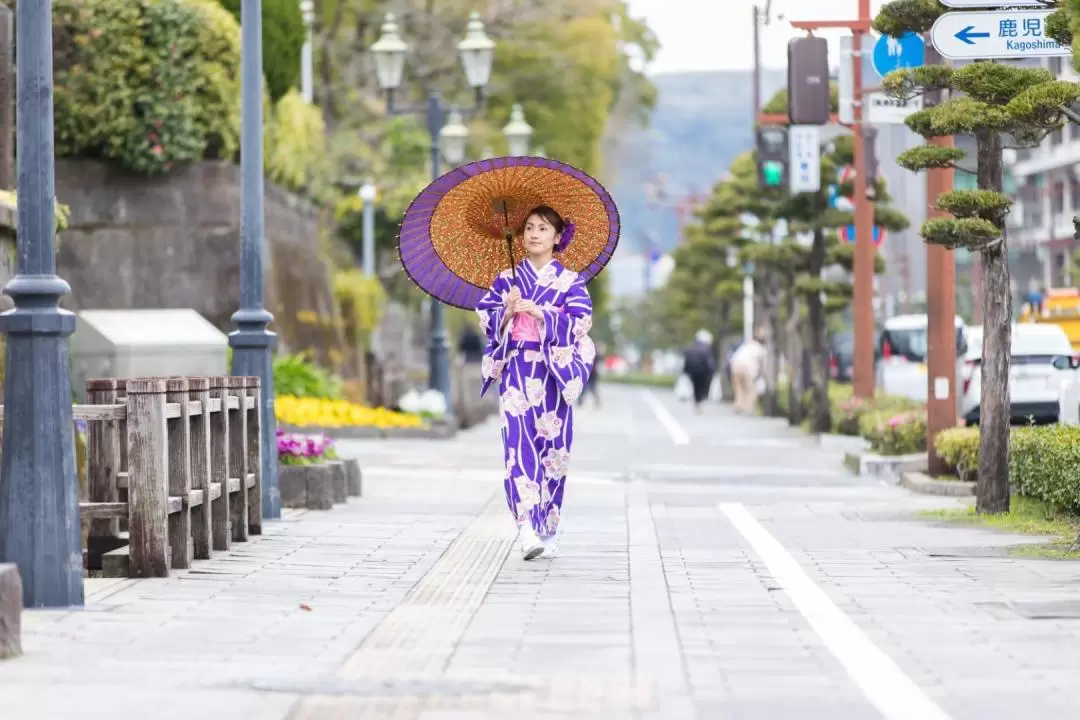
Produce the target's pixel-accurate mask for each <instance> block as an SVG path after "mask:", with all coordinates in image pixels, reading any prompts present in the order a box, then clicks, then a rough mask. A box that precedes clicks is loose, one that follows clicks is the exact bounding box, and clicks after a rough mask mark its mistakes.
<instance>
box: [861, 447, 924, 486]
mask: <svg viewBox="0 0 1080 720" xmlns="http://www.w3.org/2000/svg"><path fill="white" fill-rule="evenodd" d="M844 466H845V467H847V469H848V470H850V471H851V472H853V473H855V474H856V475H860V476H867V477H880V478H886V477H887V478H892V479H895V478H896V477H897V476H898V475H899V474H900V473H903V472H920V471H923V470H925V469H926V467H927V456H926V453H912V454H911V455H875V454H873V453H853V452H846V453H844Z"/></svg>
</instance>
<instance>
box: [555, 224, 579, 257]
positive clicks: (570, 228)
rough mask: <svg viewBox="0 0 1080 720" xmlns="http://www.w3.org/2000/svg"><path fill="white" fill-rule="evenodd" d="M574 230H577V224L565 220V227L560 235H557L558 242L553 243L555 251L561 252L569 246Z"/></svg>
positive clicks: (572, 239)
mask: <svg viewBox="0 0 1080 720" xmlns="http://www.w3.org/2000/svg"><path fill="white" fill-rule="evenodd" d="M575 230H577V226H576V225H574V223H572V222H570V221H569V220H567V221H566V227H564V228H563V231H562V235H560V236H559V242H557V243H555V252H563V251H564V250H566V248H568V247H570V243H572V242H573V241H574V231H575Z"/></svg>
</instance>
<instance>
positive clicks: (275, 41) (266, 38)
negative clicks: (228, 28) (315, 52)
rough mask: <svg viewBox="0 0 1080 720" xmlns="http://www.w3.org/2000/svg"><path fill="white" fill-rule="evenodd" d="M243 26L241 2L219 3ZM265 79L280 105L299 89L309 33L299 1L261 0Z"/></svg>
mask: <svg viewBox="0 0 1080 720" xmlns="http://www.w3.org/2000/svg"><path fill="white" fill-rule="evenodd" d="M220 2H221V4H222V5H223V6H224V7H225V8H226V9H227V10H228V11H229V12H230V13H232V15H233V16H234V17H235V18H236V21H237V22H238V23H239V22H240V19H241V18H240V5H241V2H242V0H220ZM262 23H263V29H262V41H263V75H265V76H266V84H267V85H268V86H269V88H270V97H271V99H273V101H274V102H277V101H278V100H280V99H281V98H283V97H285V95H286V94H287V93H288V92H289V90H291V89H293V88H294V87H296V84H297V81H298V80H299V77H300V54H301V51H302V50H303V47H304V40H305V36H306V30H305V28H304V18H303V15H302V14H301V13H300V3H299V2H297V0H262Z"/></svg>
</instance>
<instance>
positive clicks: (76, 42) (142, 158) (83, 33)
mask: <svg viewBox="0 0 1080 720" xmlns="http://www.w3.org/2000/svg"><path fill="white" fill-rule="evenodd" d="M225 15H227V13H225V14H224V15H223V14H221V13H219V14H217V15H215V13H214V11H213V10H211V9H209V8H208V7H207V2H206V0H56V2H55V3H54V5H53V26H54V37H56V44H55V50H54V68H55V77H56V90H55V93H56V95H55V103H56V110H55V119H56V152H57V155H59V156H61V157H94V158H101V159H106V160H111V161H115V162H117V163H119V164H120V165H122V166H124V167H126V168H128V169H130V170H134V171H136V172H141V173H146V174H155V173H163V172H167V171H168V170H170V169H171V168H173V167H174V166H176V165H178V164H182V163H189V162H194V161H197V160H201V159H203V158H204V157H206V156H207V155H208V151H209V154H210V155H211V156H214V155H219V156H226V155H228V154H229V153H230V152H235V149H236V147H237V146H238V138H239V111H238V104H239V103H238V100H239V93H238V78H239V62H238V61H239V51H238V49H237V47H238V43H237V42H236V41H237V40H238V38H239V28H238V26H236V23H235V20H233V21H232V25H231V26H225V25H223V24H222V21H223V18H224V16H225ZM230 45H231V47H229V46H230ZM226 50H228V51H226Z"/></svg>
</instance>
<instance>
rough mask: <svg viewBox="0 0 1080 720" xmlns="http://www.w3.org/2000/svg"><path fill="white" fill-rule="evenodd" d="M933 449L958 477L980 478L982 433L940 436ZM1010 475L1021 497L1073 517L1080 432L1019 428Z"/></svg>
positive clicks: (1078, 502)
mask: <svg viewBox="0 0 1080 720" xmlns="http://www.w3.org/2000/svg"><path fill="white" fill-rule="evenodd" d="M934 447H935V448H936V449H937V451H938V454H939V455H940V456H941V458H942V459H943V460H944V461H945V462H946V463H947V464H948V465H949V467H950V468H951V469H952V470H953V472H955V473H956V475H957V477H959V478H960V479H961V480H967V481H974V480H975V479H976V476H977V474H978V467H979V428H955V429H952V430H946V431H944V432H942V433H939V434H938V436H937V438H936V439H935V441H934ZM1009 476H1010V479H1011V482H1012V488H1013V490H1014V491H1015V492H1016V493H1018V494H1020V495H1024V496H1027V497H1029V498H1035V499H1038V500H1041V501H1043V502H1046V503H1049V504H1050V505H1052V506H1054V507H1057V508H1061V509H1063V510H1067V511H1069V512H1072V513H1074V514H1075V513H1077V512H1080V427H1078V426H1075V425H1047V426H1040V427H1023V428H1014V429H1013V431H1012V432H1011V433H1010V443H1009Z"/></svg>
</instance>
